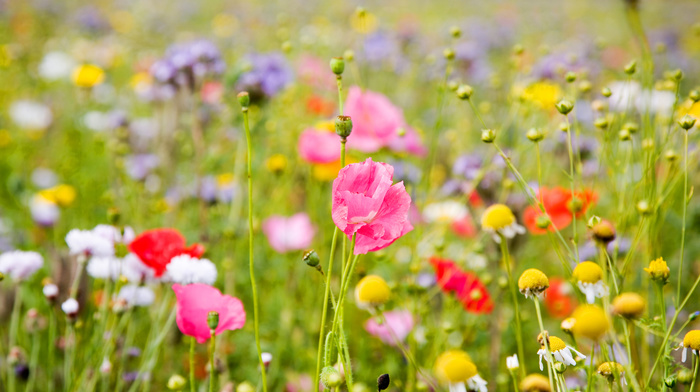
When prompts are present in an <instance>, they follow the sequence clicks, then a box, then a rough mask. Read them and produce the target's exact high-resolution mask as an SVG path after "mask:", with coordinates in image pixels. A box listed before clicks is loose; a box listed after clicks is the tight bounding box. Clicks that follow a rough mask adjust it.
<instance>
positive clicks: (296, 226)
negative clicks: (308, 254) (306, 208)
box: [262, 212, 316, 253]
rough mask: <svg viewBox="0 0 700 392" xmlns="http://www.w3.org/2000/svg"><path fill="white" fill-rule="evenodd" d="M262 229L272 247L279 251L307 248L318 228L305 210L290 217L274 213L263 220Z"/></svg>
mask: <svg viewBox="0 0 700 392" xmlns="http://www.w3.org/2000/svg"><path fill="white" fill-rule="evenodd" d="M262 229H263V232H264V233H265V236H267V241H268V242H269V243H270V246H271V247H272V249H274V250H276V251H277V252H279V253H285V252H289V251H293V250H304V249H307V248H308V247H310V246H311V241H313V239H314V234H316V228H315V227H314V225H313V224H312V223H311V219H310V218H309V216H308V215H307V214H306V213H304V212H300V213H298V214H294V215H292V216H290V217H284V216H280V215H273V216H271V217H269V218H267V219H265V221H263V224H262Z"/></svg>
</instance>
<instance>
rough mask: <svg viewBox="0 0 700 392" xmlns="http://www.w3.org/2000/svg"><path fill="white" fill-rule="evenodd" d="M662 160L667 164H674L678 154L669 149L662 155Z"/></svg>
mask: <svg viewBox="0 0 700 392" xmlns="http://www.w3.org/2000/svg"><path fill="white" fill-rule="evenodd" d="M664 158H666V160H667V161H669V162H675V161H677V160H678V154H676V152H675V151H673V150H671V149H669V150H666V152H665V153H664Z"/></svg>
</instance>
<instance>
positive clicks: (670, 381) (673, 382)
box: [664, 376, 676, 388]
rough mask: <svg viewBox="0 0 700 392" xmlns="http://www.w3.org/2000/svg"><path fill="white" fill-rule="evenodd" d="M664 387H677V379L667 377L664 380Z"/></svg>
mask: <svg viewBox="0 0 700 392" xmlns="http://www.w3.org/2000/svg"><path fill="white" fill-rule="evenodd" d="M664 385H666V386H667V387H668V388H673V387H675V386H676V377H674V376H670V377H666V378H665V379H664Z"/></svg>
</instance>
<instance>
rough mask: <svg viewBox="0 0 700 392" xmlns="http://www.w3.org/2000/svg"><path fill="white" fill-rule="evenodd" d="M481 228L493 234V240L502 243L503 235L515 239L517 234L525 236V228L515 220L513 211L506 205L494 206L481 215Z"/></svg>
mask: <svg viewBox="0 0 700 392" xmlns="http://www.w3.org/2000/svg"><path fill="white" fill-rule="evenodd" d="M481 228H482V229H484V230H485V231H487V232H488V233H490V234H491V236H492V237H493V240H494V241H496V242H497V243H499V244H500V243H501V235H502V236H504V237H506V238H513V237H515V235H516V234H525V228H524V227H522V226H520V225H519V224H518V221H517V220H515V215H513V211H511V209H510V208H509V207H508V206H506V205H505V204H494V205H492V206H490V207H489V208H487V209H486V211H484V214H483V215H481Z"/></svg>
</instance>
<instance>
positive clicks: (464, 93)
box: [456, 84, 474, 100]
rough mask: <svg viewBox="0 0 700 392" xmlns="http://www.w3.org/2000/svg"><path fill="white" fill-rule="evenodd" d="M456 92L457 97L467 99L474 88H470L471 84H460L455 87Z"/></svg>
mask: <svg viewBox="0 0 700 392" xmlns="http://www.w3.org/2000/svg"><path fill="white" fill-rule="evenodd" d="M456 93H457V97H459V99H464V100H466V99H469V98H471V97H472V94H473V93H474V89H473V88H472V86H470V85H468V84H460V85H459V87H457V91H456Z"/></svg>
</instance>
